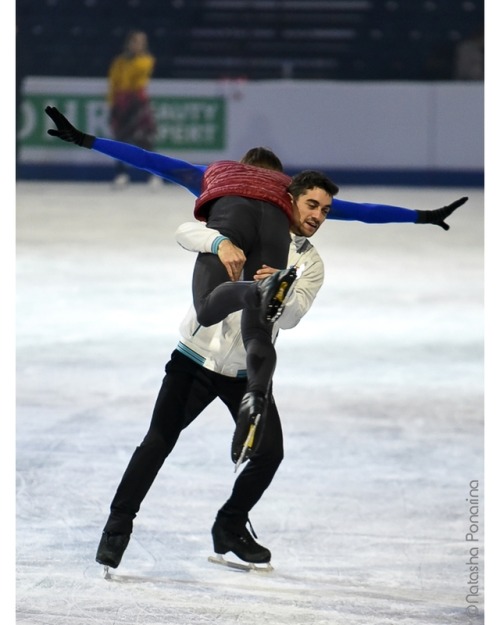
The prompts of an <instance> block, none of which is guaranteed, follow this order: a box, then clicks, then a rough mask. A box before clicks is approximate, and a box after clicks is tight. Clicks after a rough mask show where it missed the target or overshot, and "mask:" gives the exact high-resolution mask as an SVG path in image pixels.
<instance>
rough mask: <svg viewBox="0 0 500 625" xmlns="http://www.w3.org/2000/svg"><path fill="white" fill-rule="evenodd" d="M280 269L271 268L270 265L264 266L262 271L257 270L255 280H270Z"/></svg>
mask: <svg viewBox="0 0 500 625" xmlns="http://www.w3.org/2000/svg"><path fill="white" fill-rule="evenodd" d="M277 271H279V269H275V268H274V267H269V265H262V267H261V268H260V269H257V271H256V272H255V275H254V277H253V279H254V280H264V278H269V276H272V275H273V273H276V272H277Z"/></svg>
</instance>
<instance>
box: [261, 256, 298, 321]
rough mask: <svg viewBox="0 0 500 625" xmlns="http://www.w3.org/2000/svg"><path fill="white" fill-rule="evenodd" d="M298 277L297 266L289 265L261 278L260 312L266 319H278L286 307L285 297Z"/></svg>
mask: <svg viewBox="0 0 500 625" xmlns="http://www.w3.org/2000/svg"><path fill="white" fill-rule="evenodd" d="M296 278H297V267H289V268H288V269H283V270H282V271H277V272H276V273H273V275H272V276H269V278H265V279H264V280H259V282H258V283H257V288H258V289H259V293H260V312H261V316H262V319H263V320H264V321H271V322H274V321H276V320H277V319H278V318H279V317H280V316H281V313H282V312H283V310H284V308H285V304H284V301H285V298H286V296H287V295H288V293H289V291H290V288H291V286H292V284H293V283H294V282H295V280H296Z"/></svg>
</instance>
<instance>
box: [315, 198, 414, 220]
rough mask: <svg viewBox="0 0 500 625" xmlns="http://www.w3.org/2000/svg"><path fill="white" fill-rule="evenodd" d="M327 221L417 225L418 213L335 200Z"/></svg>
mask: <svg viewBox="0 0 500 625" xmlns="http://www.w3.org/2000/svg"><path fill="white" fill-rule="evenodd" d="M327 219H339V220H342V221H363V222H365V223H367V224H387V223H415V222H416V221H417V211H416V210H411V209H409V208H402V207H400V206H387V205H385V204H363V203H358V202H347V201H346V200H341V199H338V198H334V199H333V202H332V208H331V209H330V212H329V213H328V217H327Z"/></svg>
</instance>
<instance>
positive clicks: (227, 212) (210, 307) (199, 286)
mask: <svg viewBox="0 0 500 625" xmlns="http://www.w3.org/2000/svg"><path fill="white" fill-rule="evenodd" d="M207 226H208V227H209V228H215V229H217V230H219V232H220V233H221V234H223V235H224V236H227V237H228V238H229V239H230V240H231V241H232V242H233V243H234V244H235V245H237V246H238V247H240V248H241V249H242V250H243V251H244V252H245V256H246V262H245V266H244V270H243V278H244V281H243V282H230V281H228V275H227V271H226V269H225V267H224V265H223V264H222V263H221V261H220V260H219V258H218V256H216V255H215V254H199V255H198V257H197V260H196V263H195V268H194V272H193V301H194V307H195V309H196V314H197V318H198V321H199V322H200V324H201V325H203V326H210V325H213V324H214V323H218V322H219V321H222V319H224V318H225V317H226V316H227V315H228V314H230V313H232V312H235V311H237V310H242V316H241V335H242V338H243V343H244V345H245V349H246V352H247V363H246V364H247V374H248V389H247V390H248V391H260V392H261V393H264V394H265V393H267V391H268V390H269V387H270V384H271V380H272V376H273V373H274V369H275V367H276V351H275V349H274V345H273V341H272V324H271V323H267V322H264V321H262V320H261V317H260V311H259V308H258V304H259V298H258V292H257V288H256V283H254V275H255V272H256V271H257V269H260V268H261V267H262V265H263V264H266V265H269V266H270V267H274V268H275V269H284V268H285V267H286V266H287V261H288V252H289V249H290V232H289V222H288V218H287V217H286V215H285V213H284V212H283V211H282V210H281V209H279V208H278V207H277V206H274V205H273V204H267V203H266V202H261V201H259V200H252V199H248V198H242V197H235V196H228V197H223V198H220V199H218V200H216V201H215V202H214V203H213V205H212V206H211V207H210V213H209V217H208V221H207Z"/></svg>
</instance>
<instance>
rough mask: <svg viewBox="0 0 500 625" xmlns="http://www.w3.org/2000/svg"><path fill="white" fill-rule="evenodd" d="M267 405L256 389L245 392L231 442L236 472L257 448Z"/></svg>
mask: <svg viewBox="0 0 500 625" xmlns="http://www.w3.org/2000/svg"><path fill="white" fill-rule="evenodd" d="M265 406H266V398H265V396H264V395H263V394H262V393H258V392H255V391H250V392H249V393H245V395H244V396H243V399H242V400H241V404H240V409H239V412H238V420H237V422H236V429H235V431H234V435H233V441H232V443H231V459H232V461H233V462H234V463H235V464H236V466H235V468H234V470H235V472H236V471H237V470H238V469H239V467H240V465H241V464H242V463H243V462H245V461H246V460H248V459H249V458H251V456H252V454H253V453H254V451H255V450H256V448H257V444H258V440H259V437H260V432H261V431H262V428H263V423H262V421H263V417H264V410H265ZM257 428H258V429H257Z"/></svg>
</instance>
